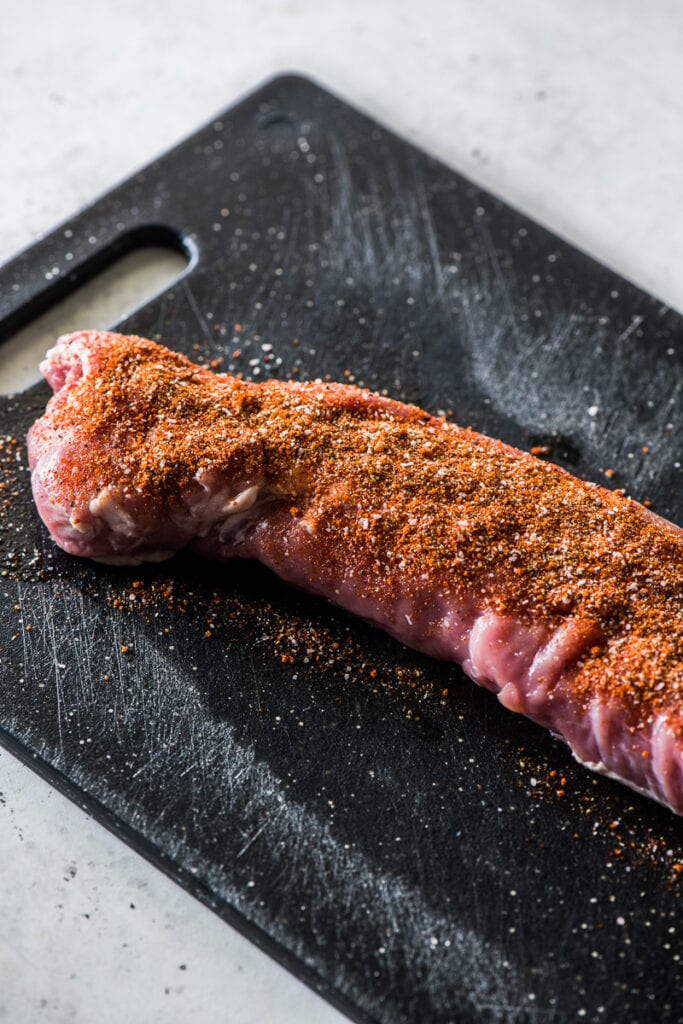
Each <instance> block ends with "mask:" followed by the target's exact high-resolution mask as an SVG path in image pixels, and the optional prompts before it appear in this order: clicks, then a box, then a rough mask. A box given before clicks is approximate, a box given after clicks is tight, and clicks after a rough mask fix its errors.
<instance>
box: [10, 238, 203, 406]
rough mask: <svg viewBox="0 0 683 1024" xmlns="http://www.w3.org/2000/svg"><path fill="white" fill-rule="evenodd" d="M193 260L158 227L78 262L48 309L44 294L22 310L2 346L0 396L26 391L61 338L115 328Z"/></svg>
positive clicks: (172, 280)
mask: <svg viewBox="0 0 683 1024" xmlns="http://www.w3.org/2000/svg"><path fill="white" fill-rule="evenodd" d="M73 248H74V250H76V249H77V245H76V239H75V238H74V239H73ZM66 255H67V254H66V253H65V260H66ZM56 262H57V263H59V262H61V261H56ZM74 262H75V261H74ZM192 262H193V255H192V253H191V251H190V250H189V249H188V248H187V247H185V246H184V245H183V243H182V242H181V241H180V239H178V238H177V236H175V234H174V233H172V232H170V231H169V230H168V229H166V228H162V227H160V228H159V229H158V231H155V230H154V229H149V230H145V229H142V230H139V231H136V232H134V233H130V234H129V235H128V236H125V237H124V238H122V239H118V240H117V242H116V243H115V244H114V245H113V246H110V247H109V248H108V250H106V251H105V252H99V253H97V254H95V255H93V256H92V257H91V258H89V259H87V260H85V261H83V262H81V263H79V264H78V266H77V267H75V269H74V270H73V271H71V272H70V273H69V274H68V275H67V276H66V278H65V279H63V280H62V281H61V287H60V292H59V296H58V298H57V299H56V301H53V302H52V303H51V304H49V305H47V309H46V308H45V307H46V304H47V303H46V296H45V294H43V295H42V296H41V295H39V296H37V297H36V298H35V299H34V300H33V301H31V302H29V303H28V304H27V306H26V307H24V309H23V310H20V311H19V314H18V315H19V317H20V322H21V327H20V329H19V330H18V331H16V332H15V333H13V334H11V335H9V336H8V337H7V339H6V340H5V341H3V342H2V344H0V395H9V394H16V393H17V392H19V391H24V390H25V389H26V388H28V387H30V386H31V385H32V384H35V383H36V381H37V380H39V378H40V372H39V370H38V364H39V362H40V360H41V359H43V358H44V356H45V353H46V351H47V350H48V348H50V346H51V345H52V344H54V341H55V339H56V338H58V337H59V335H60V334H66V333H67V332H69V331H76V330H81V329H84V328H97V329H99V330H105V329H107V328H110V327H113V326H114V325H116V324H118V323H119V322H120V321H121V320H123V319H124V318H125V317H126V316H128V315H129V314H130V313H132V312H133V311H134V310H136V309H139V308H140V307H141V306H144V305H145V304H146V303H147V302H149V301H150V300H151V299H152V298H154V296H156V295H159V293H160V292H163V291H166V290H167V289H168V288H170V286H171V285H172V284H173V283H174V282H175V281H177V280H178V278H179V277H180V276H181V275H182V274H183V273H185V272H186V271H187V269H188V266H189V265H190V264H191V263H192ZM65 266H67V267H68V266H69V263H68V262H67V263H65ZM48 272H49V273H52V270H50V271H48ZM48 301H49V296H48ZM36 306H38V307H39V308H40V309H41V312H40V315H39V316H37V317H36V316H32V314H34V313H35V310H36ZM29 317H31V319H29Z"/></svg>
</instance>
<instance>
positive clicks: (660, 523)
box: [29, 332, 683, 813]
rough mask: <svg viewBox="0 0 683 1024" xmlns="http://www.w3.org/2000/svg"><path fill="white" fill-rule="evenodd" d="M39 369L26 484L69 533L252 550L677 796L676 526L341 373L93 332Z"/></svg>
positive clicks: (125, 549)
mask: <svg viewBox="0 0 683 1024" xmlns="http://www.w3.org/2000/svg"><path fill="white" fill-rule="evenodd" d="M43 369H44V372H45V375H46V376H47V378H48V380H49V381H50V383H51V384H52V386H53V388H54V390H55V395H54V397H53V398H52V399H51V401H50V403H49V405H48V409H47V411H46V414H45V415H44V416H43V417H42V418H41V419H40V420H39V421H38V422H37V423H36V424H35V425H34V426H33V427H32V429H31V432H30V434H29V455H30V460H31V466H32V482H33V488H34V494H35V498H36V503H37V505H38V508H39V511H40V513H41V515H42V517H43V519H44V521H45V522H46V524H47V525H48V527H49V528H50V530H51V532H52V535H53V537H54V539H55V540H56V541H57V543H58V544H60V545H61V546H62V547H64V548H65V549H66V550H67V551H70V552H71V553H73V554H77V555H84V556H87V557H90V558H95V559H99V560H101V561H105V562H112V563H126V562H128V563H137V562H142V561H149V560H155V559H161V558H166V557H170V556H171V555H172V554H173V553H174V552H175V551H177V550H179V549H181V548H185V547H190V548H192V549H194V550H196V551H198V552H199V553H201V554H203V555H206V556H208V557H212V558H219V559H225V560H227V559H230V558H233V557H236V556H240V557H255V558H259V559H260V560H261V561H263V562H265V563H266V564H267V565H269V566H270V567H271V568H273V569H274V570H275V571H276V572H278V573H279V574H280V575H281V576H283V577H284V578H285V579H287V580H289V581H291V582H293V583H295V584H297V585H299V586H302V587H305V588H306V589H308V590H311V591H313V592H315V593H319V594H322V595H324V596H325V597H327V598H328V599H330V600H332V601H334V602H335V603H337V604H340V605H342V606H344V607H346V608H348V609H349V610H351V611H354V612H356V613H358V614H360V615H362V616H363V617H364V618H366V619H369V620H371V621H373V622H375V623H376V624H378V625H380V626H381V627H382V628H384V629H386V630H387V631H389V632H390V633H392V634H393V635H394V636H397V637H398V638H399V639H401V640H402V641H404V642H405V643H406V644H408V645H410V646H413V647H415V648H417V649H419V650H422V651H425V652H426V653H429V654H432V655H434V656H437V657H441V658H446V659H450V660H453V661H457V662H459V663H460V664H462V665H463V667H464V669H465V671H466V672H467V673H468V674H469V675H470V676H471V677H472V678H473V679H474V680H475V681H477V682H479V683H480V684H482V685H484V686H487V687H488V688H489V689H491V690H493V691H494V692H496V693H497V694H498V696H499V699H500V700H501V702H502V703H504V704H505V705H506V706H507V707H510V708H512V709H513V710H516V711H521V712H523V713H525V714H527V715H528V716H529V717H531V718H533V719H534V720H535V721H538V722H540V723H542V724H544V725H546V726H548V727H549V728H551V729H552V730H553V731H554V732H555V733H558V734H559V735H561V736H563V737H564V738H565V739H566V740H567V742H568V743H569V744H570V746H571V747H572V749H573V750H574V752H575V754H576V755H577V757H578V758H579V759H580V760H581V761H583V762H584V763H587V764H589V765H590V766H591V767H595V768H597V769H598V770H601V771H605V772H607V773H609V774H612V775H614V776H616V777H618V778H620V779H622V781H625V782H627V783H628V784H629V785H631V786H633V787H634V788H636V789H639V790H641V791H643V792H646V793H647V794H649V795H651V796H654V797H655V798H656V799H658V800H661V801H662V802H664V803H667V804H669V805H670V806H671V807H673V808H674V809H675V810H677V811H678V812H679V813H683V531H681V530H680V529H679V528H678V527H676V526H674V525H673V524H671V523H667V522H666V521H665V520H662V519H660V518H659V517H657V516H655V515H653V514H652V513H650V512H648V511H647V510H646V509H644V508H643V507H642V506H640V505H638V504H637V503H636V502H634V501H632V500H630V499H628V498H626V497H624V496H623V495H621V494H617V493H613V492H611V491H608V490H605V489H603V488H600V487H598V486H595V485H593V484H589V483H586V482H584V481H581V480H578V479H576V478H575V477H573V476H571V475H570V474H568V473H566V472H565V471H564V470H562V469H560V468H559V467H557V466H554V465H552V464H549V463H547V462H543V461H540V460H538V459H536V458H534V457H533V456H531V455H527V454H525V453H523V452H520V451H518V450H516V449H513V448H511V447H509V446H507V445H505V444H503V443H501V442H499V441H495V440H492V439H490V438H488V437H484V436H483V435H481V434H477V433H475V432H474V431H471V430H466V429H463V428H461V427H458V426H456V425H455V424H452V423H448V422H445V421H444V420H442V419H439V418H436V417H434V416H430V415H429V414H428V413H426V412H424V411H422V410H420V409H418V408H416V407H414V406H408V405H404V404H402V403H399V402H395V401H392V400H390V399H386V398H382V397H380V396H378V395H374V394H372V393H370V392H368V391H364V390H362V389H359V388H355V387H352V386H348V385H340V384H327V383H322V382H313V383H299V382H280V381H274V380H273V381H265V382H262V383H258V384H256V383H251V382H248V381H243V380H240V379H238V378H235V377H232V376H230V375H227V374H215V373H213V372H211V371H209V370H206V369H203V368H201V367H199V366H196V365H195V364H193V363H192V362H190V361H189V360H188V359H186V358H185V357H183V356H181V355H178V354H176V353H173V352H171V351H169V350H168V349H166V348H163V347H162V346H160V345H157V344H155V343H153V342H151V341H146V340H144V339H141V338H134V337H126V336H123V335H116V334H109V333H102V332H83V333H78V334H73V335H68V336H65V337H64V338H61V339H60V340H59V342H58V343H57V345H56V346H55V348H54V349H52V350H51V352H50V353H49V354H48V357H47V360H46V362H45V363H44V364H43Z"/></svg>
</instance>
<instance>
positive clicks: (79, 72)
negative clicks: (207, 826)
mask: <svg viewBox="0 0 683 1024" xmlns="http://www.w3.org/2000/svg"><path fill="white" fill-rule="evenodd" d="M142 10H143V8H142V6H141V5H140V4H139V2H138V0H117V2H115V3H111V4H104V3H101V4H98V3H92V2H87V0H61V2H60V3H59V4H56V3H53V2H48V0H42V2H41V0H32V2H31V0H29V2H28V3H25V4H21V5H12V9H11V12H10V13H9V15H7V16H6V17H5V18H4V19H3V29H2V33H1V35H0V96H1V97H2V100H1V107H2V114H3V141H4V146H3V159H2V161H0V204H1V209H2V227H3V231H2V235H0V261H4V260H5V259H8V258H10V257H11V256H12V255H13V254H14V252H15V251H17V250H18V249H20V248H22V247H24V246H26V245H28V244H30V243H31V242H32V241H34V240H35V238H36V237H37V236H38V234H39V233H41V232H45V231H47V230H49V229H50V228H51V227H52V226H54V225H55V224H56V223H57V222H58V221H60V220H62V219H64V218H66V217H67V216H69V215H70V214H72V213H73V212H74V211H75V210H76V209H78V208H80V207H81V206H83V205H85V204H86V203H88V202H90V201H91V200H93V199H94V198H96V197H97V196H98V195H100V194H101V193H102V192H104V191H106V190H107V189H109V188H110V187H111V186H112V185H114V184H115V183H117V182H119V181H120V180H122V179H123V178H125V177H127V176H128V175H129V174H130V172H132V171H133V170H135V169H137V168H139V167H141V166H142V165H144V164H145V163H147V162H148V161H149V160H150V159H151V158H153V157H154V156H156V155H158V154H159V153H161V152H162V151H164V150H165V149H166V148H168V147H169V146H170V145H172V144H173V143H175V142H177V141H178V140H179V139H180V138H182V137H183V136H184V135H186V134H188V133H189V132H190V131H192V130H194V129H195V128H196V127H198V126H199V125H200V124H202V123H204V122H205V121H207V120H208V119H209V118H210V117H211V116H212V115H213V114H214V113H216V112H217V111H218V110H220V109H221V108H223V107H225V106H227V105H228V104H230V103H231V102H233V101H234V100H235V99H236V98H237V97H239V96H240V95H241V94H243V93H244V92H246V91H249V90H251V88H252V87H254V86H255V85H257V84H258V83H259V82H260V81H261V80H263V79H264V78H266V77H268V76H270V75H271V74H273V73H275V72H278V71H282V70H292V69H294V70H297V71H301V72H303V73H305V74H309V75H311V76H313V77H315V78H317V79H318V80H319V81H320V82H321V83H323V84H327V85H328V86H329V87H330V88H332V89H333V90H334V91H336V92H337V93H339V94H340V95H342V96H344V97H346V98H347V99H349V100H350V101H352V102H353V103H355V104H356V105H358V106H360V107H362V108H363V109H365V110H366V111H367V112H368V113H370V114H372V115H374V116H375V117H377V118H378V119H380V120H382V121H384V122H385V123H387V124H388V125H389V126H391V127H393V128H394V129H395V130H397V131H398V132H400V133H401V134H403V135H404V136H406V137H407V138H409V139H411V140H412V141H414V142H416V143H418V144H419V145H421V146H423V147H424V148H426V149H427V150H429V151H430V152H431V153H433V154H435V155H436V156H438V157H440V158H441V159H443V160H445V161H446V162H447V163H449V164H451V165H452V166H454V167H456V168H458V169H459V170H461V171H463V172H464V173H466V174H468V175H469V176H470V177H472V178H474V179H475V180H476V181H477V182H479V183H481V184H483V185H484V186H487V187H488V188H490V189H491V190H493V191H494V192H496V193H497V194H498V195H500V196H502V197H503V198H505V199H506V200H508V201H509V202H511V203H512V204H514V205H516V206H518V207H519V208H521V209H523V210H524V211H525V212H527V213H529V214H530V215H531V216H532V217H534V218H536V219H537V220H539V221H541V222H543V223H544V224H546V225H548V226H549V227H551V228H552V229H554V230H555V231H557V232H558V233H560V234H561V235H563V236H564V237H566V238H568V239H570V240H571V241H573V242H574V243H576V244H577V245H578V246H580V247H581V248H583V249H585V250H587V251H589V252H590V253H591V254H592V255H594V256H597V257H598V258H599V259H601V260H603V261H604V262H606V263H608V264H609V265H611V266H612V267H614V268H615V269H616V270H618V271H619V272H620V273H622V274H624V275H625V276H627V277H629V278H631V279H632V280H634V281H636V282H637V283H638V284H640V285H641V286H643V287H645V288H647V289H648V290H650V291H653V292H654V293H655V294H657V295H658V296H660V297H661V298H662V299H664V300H665V301H667V302H668V303H670V304H672V305H673V306H676V307H677V308H679V309H683V273H681V271H682V270H683V207H682V206H681V203H680V181H681V166H682V165H683V131H681V121H682V118H683V62H681V56H680V55H681V52H682V50H683V8H681V6H680V4H678V3H676V2H675V0H659V2H658V3H657V4H656V5H651V6H650V7H649V8H647V9H646V8H645V7H644V6H643V5H642V4H640V3H637V2H636V0H622V2H621V3H619V4H618V5H616V4H614V3H613V2H611V0H554V2H552V3H548V2H547V0H517V2H515V3H514V4H510V3H508V2H506V0H423V2H422V3H420V4H414V3H408V2H407V0H374V2H373V3H368V2H367V0H364V2H361V0H344V2H343V3H342V2H341V0H330V2H327V3H320V2H314V0H270V2H266V0H260V2H254V3H249V4H247V3H237V2H236V0H227V2H226V0H194V2H193V3H192V4H190V5H188V4H183V3H181V2H180V0H166V2H161V3H159V4H156V5H145V6H144V15H143V14H142V13H141V11H142ZM3 374H4V378H3ZM7 375H8V370H7V364H5V365H4V366H3V356H2V349H1V348H0V381H2V383H3V384H5V383H6V378H7ZM5 389H6V388H5ZM0 906H1V907H2V915H1V916H0V1020H8V1021H13V1022H18V1024H23V1022H32V1021H34V1020H35V1021H39V1020H49V1021H50V1022H59V1024H61V1022H65V1024H66V1022H67V1021H68V1022H72V1024H86V1022H88V1024H89V1022H90V1021H93V1020H98V1021H99V1022H101V1024H107V1022H110V1021H111V1022H114V1021H116V1022H118V1021H121V1020H123V1019H126V1017H128V1018H129V1019H132V1020H144V1021H146V1022H154V1021H162V1020H163V1021H164V1022H169V1024H174V1022H178V1024H180V1022H181V1021H182V1022H185V1021H188V1020H191V1021H192V1022H193V1024H202V1022H207V1024H208V1022H209V1021H211V1022H214V1021H216V1020H229V1021H230V1022H231V1024H249V1022H252V1021H254V1022H255V1021H257V1020H259V1021H261V1020H267V1021H269V1022H273V1024H285V1022H287V1024H289V1022H291V1024H294V1022H297V1024H307V1022H309V1024H312V1022H320V1024H332V1022H333V1021H341V1020H342V1018H341V1017H340V1015H339V1014H338V1013H337V1012H336V1011H334V1010H333V1009H332V1008H331V1007H329V1006H328V1005H327V1004H325V1003H323V1002H322V1001H321V1000H320V999H319V998H318V997H317V996H315V995H314V994H313V993H312V992H310V991H309V990H308V989H307V988H305V987H304V986H303V985H302V984H301V983H300V982H298V981H297V980H296V979H294V978H293V977H292V976H290V975H289V974H288V973H287V972H285V971H284V970H282V969H281V968H280V967H278V966H277V965H276V964H274V963H273V962H272V961H270V960H269V959H268V958H267V957H265V956H264V955H263V954H261V953H260V952H259V951H258V950H257V949H256V948H255V947H253V946H252V945H251V944H250V943H248V942H247V941H246V940H244V939H242V938H241V937H240V936H239V935H237V933H235V932H234V931H233V930H232V929H231V928H229V927H227V926H226V925H225V924H224V923H223V922H221V921H220V920H219V919H218V918H217V917H215V916H214V915H213V914H211V913H210V912H209V911H208V910H206V909H205V908H203V907H202V906H201V905H200V904H199V903H198V902H196V901H195V900H194V899H192V898H191V897H189V896H188V895H187V894H185V893H184V892H183V891H182V890H180V889H179V888H178V887H177V886H175V885H174V884H173V883H172V882H170V881H169V880H168V879H166V878H165V877H164V876H163V875H162V874H161V873H160V872H158V871H157V870H155V869H154V868H152V867H151V866H150V865H148V864H147V863H146V862H145V861H143V860H142V859H141V858H140V857H138V856H137V855H136V854H134V853H133V852H131V851H130V850H129V849H128V848H127V847H125V846H124V845H123V844H122V843H121V842H120V841H119V840H117V839H116V838H114V837H113V836H111V835H110V834H109V833H108V832H106V831H105V830H104V829H103V828H101V827H100V826H99V825H97V824H96V823H94V822H92V821H91V820H90V819H88V818H87V817H86V816H85V815H84V814H83V812H82V811H80V810H79V809H78V808H77V807H75V806H74V805H72V804H70V803H69V802H68V801H66V800H65V799H64V798H63V797H61V796H60V795H59V794H57V793H55V792H53V791H51V790H50V789H49V787H48V786H47V785H46V784H45V783H44V782H42V781H41V780H40V779H38V778H37V777H36V776H34V775H33V774H32V773H31V772H30V771H29V770H28V769H26V768H24V767H23V766H21V765H20V764H18V762H16V761H15V760H14V758H12V757H11V756H10V755H9V754H7V753H0Z"/></svg>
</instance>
